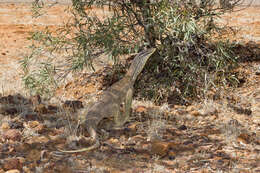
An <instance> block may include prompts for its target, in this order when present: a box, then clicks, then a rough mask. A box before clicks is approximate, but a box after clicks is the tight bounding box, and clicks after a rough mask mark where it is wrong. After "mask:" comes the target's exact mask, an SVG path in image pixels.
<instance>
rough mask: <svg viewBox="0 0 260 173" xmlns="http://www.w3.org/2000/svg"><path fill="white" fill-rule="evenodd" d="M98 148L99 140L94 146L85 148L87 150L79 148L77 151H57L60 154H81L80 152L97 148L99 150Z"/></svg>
mask: <svg viewBox="0 0 260 173" xmlns="http://www.w3.org/2000/svg"><path fill="white" fill-rule="evenodd" d="M99 146H100V142H99V140H96V142H95V144H93V145H92V146H90V147H87V148H81V149H78V150H59V152H62V153H81V152H85V151H91V150H94V149H97V148H99Z"/></svg>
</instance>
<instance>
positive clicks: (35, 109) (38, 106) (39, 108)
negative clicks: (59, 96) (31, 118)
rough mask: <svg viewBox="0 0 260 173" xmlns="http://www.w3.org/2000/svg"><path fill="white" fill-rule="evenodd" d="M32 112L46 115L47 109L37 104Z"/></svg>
mask: <svg viewBox="0 0 260 173" xmlns="http://www.w3.org/2000/svg"><path fill="white" fill-rule="evenodd" d="M34 111H35V112H37V113H40V114H47V113H48V109H47V108H46V106H45V105H44V104H38V105H36V106H35V108H34Z"/></svg>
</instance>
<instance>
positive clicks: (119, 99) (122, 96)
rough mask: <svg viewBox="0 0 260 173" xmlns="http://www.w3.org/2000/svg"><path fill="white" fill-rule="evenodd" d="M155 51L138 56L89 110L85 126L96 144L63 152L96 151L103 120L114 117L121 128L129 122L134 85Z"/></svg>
mask: <svg viewBox="0 0 260 173" xmlns="http://www.w3.org/2000/svg"><path fill="white" fill-rule="evenodd" d="M155 50H156V49H155V48H151V49H147V50H144V51H142V52H140V53H139V54H137V55H136V57H135V58H134V60H133V61H132V64H131V66H130V68H129V70H128V71H127V73H126V75H125V76H124V77H123V78H122V79H121V80H119V81H118V82H116V83H114V84H113V85H112V86H111V87H109V88H108V89H107V90H106V91H104V93H103V94H102V96H101V98H100V100H99V101H98V102H96V103H95V104H94V105H93V106H92V107H91V108H90V109H89V111H88V113H87V115H86V120H85V121H84V126H86V128H87V131H88V133H89V134H90V137H91V138H92V139H93V140H94V142H95V143H94V144H93V145H92V146H90V147H88V148H82V149H79V150H69V151H65V150H60V151H61V152H63V153H78V152H84V151H90V150H93V149H96V148H98V147H99V146H100V142H99V140H98V136H97V132H96V131H97V127H98V124H99V122H100V121H101V120H103V119H104V118H109V117H114V123H115V126H121V125H123V124H124V123H125V122H126V121H127V120H128V118H129V116H130V111H131V105H132V96H133V85H134V83H135V80H136V78H137V76H138V75H139V74H140V73H141V71H142V70H143V68H144V66H145V63H146V61H147V60H148V59H149V57H150V56H151V55H152V54H153V53H154V52H155ZM122 103H124V105H123V112H121V111H120V105H121V104H122ZM123 114H124V115H123Z"/></svg>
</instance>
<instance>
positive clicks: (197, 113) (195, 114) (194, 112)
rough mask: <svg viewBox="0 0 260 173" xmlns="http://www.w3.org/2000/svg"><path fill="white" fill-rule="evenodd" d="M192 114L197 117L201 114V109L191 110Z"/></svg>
mask: <svg viewBox="0 0 260 173" xmlns="http://www.w3.org/2000/svg"><path fill="white" fill-rule="evenodd" d="M190 114H191V115H193V116H195V117H197V116H201V113H200V112H199V111H197V110H194V111H192V112H190Z"/></svg>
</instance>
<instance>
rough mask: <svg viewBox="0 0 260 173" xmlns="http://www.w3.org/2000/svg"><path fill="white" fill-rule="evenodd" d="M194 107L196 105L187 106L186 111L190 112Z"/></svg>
mask: <svg viewBox="0 0 260 173" xmlns="http://www.w3.org/2000/svg"><path fill="white" fill-rule="evenodd" d="M195 109H196V107H195V106H194V105H191V106H188V107H187V109H186V111H188V112H191V111H194V110H195Z"/></svg>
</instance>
